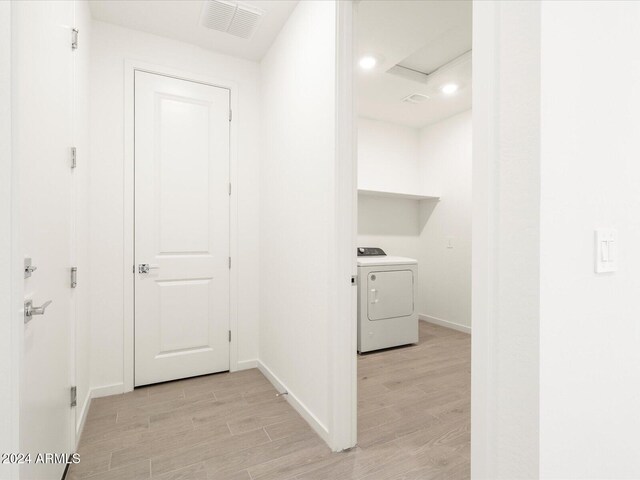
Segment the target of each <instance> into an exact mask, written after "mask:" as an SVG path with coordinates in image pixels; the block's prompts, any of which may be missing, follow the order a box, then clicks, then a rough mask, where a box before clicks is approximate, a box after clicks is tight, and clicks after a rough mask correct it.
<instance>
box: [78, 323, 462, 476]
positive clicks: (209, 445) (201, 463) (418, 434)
mask: <svg viewBox="0 0 640 480" xmlns="http://www.w3.org/2000/svg"><path fill="white" fill-rule="evenodd" d="M469 370H470V337H469V335H466V334H464V333H459V332H456V331H453V330H449V329H446V328H442V327H438V326H434V325H430V324H426V323H424V322H420V343H419V344H418V345H415V346H410V347H404V348H397V349H392V350H385V351H381V352H376V353H370V354H366V355H362V356H360V357H359V360H358V390H359V393H358V398H359V401H358V446H357V447H356V448H354V449H351V450H350V451H348V452H342V453H332V452H330V451H329V449H328V448H327V446H326V445H325V444H324V442H323V441H322V440H321V439H320V438H319V437H318V436H317V435H316V434H315V433H314V432H313V431H312V430H311V428H310V427H309V426H308V425H307V424H306V423H305V422H304V421H303V420H302V419H301V418H300V417H299V416H298V414H297V413H296V412H295V411H294V410H293V409H292V408H291V407H290V406H289V404H288V403H287V402H286V401H285V400H284V398H283V397H276V396H275V393H276V391H275V390H274V388H273V387H272V386H271V384H270V383H269V382H268V381H267V380H266V379H265V378H264V377H263V376H262V374H261V373H260V372H259V371H258V370H255V369H254V370H245V371H242V372H237V373H233V374H228V373H223V374H217V375H209V376H206V377H198V378H192V379H187V380H181V381H177V382H171V383H165V384H161V385H155V386H151V387H145V388H141V389H136V390H135V391H133V392H131V393H128V394H124V395H116V396H112V397H105V398H100V399H95V400H94V401H93V402H92V405H91V408H90V411H89V414H88V418H87V421H86V426H85V429H84V432H83V435H82V439H81V442H80V447H79V451H78V453H80V455H81V459H82V460H81V463H79V464H78V465H74V466H72V467H71V468H70V470H69V472H68V474H67V479H69V480H71V479H73V480H76V479H84V478H88V479H91V480H129V479H131V480H133V479H149V478H152V479H158V480H205V479H207V480H214V479H215V480H258V479H260V480H268V479H273V480H287V479H292V480H303V479H304V480H343V479H344V480H347V479H362V480H431V479H445V478H446V479H455V480H458V479H466V478H469V428H470V417H469V407H470V397H469V392H470V375H469Z"/></svg>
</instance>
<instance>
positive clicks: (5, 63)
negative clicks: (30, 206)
mask: <svg viewBox="0 0 640 480" xmlns="http://www.w3.org/2000/svg"><path fill="white" fill-rule="evenodd" d="M12 9H13V5H12V2H0V104H2V105H3V108H2V110H0V231H2V232H3V235H2V237H1V238H0V343H1V344H2V345H1V348H0V365H1V367H0V370H2V385H1V386H0V416H1V417H2V418H1V419H0V452H19V451H20V442H19V435H20V369H21V363H22V362H21V358H22V350H23V348H22V346H23V344H24V322H23V321H22V315H23V314H22V308H23V301H24V300H23V298H24V292H23V288H24V278H23V275H22V274H23V268H24V267H23V265H22V264H21V263H22V256H21V252H20V248H19V246H20V240H21V238H20V210H19V198H20V190H19V188H18V187H19V177H18V169H19V162H18V157H17V155H16V146H17V142H15V141H14V140H15V138H16V136H17V132H16V130H15V129H14V128H13V126H12V120H13V118H12V116H13V114H14V106H13V105H14V102H15V98H14V88H12V87H13V81H15V78H14V75H15V72H14V71H13V69H12V67H13V65H12V54H13V52H12V50H13V45H12V38H11V33H12ZM0 477H2V478H18V466H17V465H7V464H0Z"/></svg>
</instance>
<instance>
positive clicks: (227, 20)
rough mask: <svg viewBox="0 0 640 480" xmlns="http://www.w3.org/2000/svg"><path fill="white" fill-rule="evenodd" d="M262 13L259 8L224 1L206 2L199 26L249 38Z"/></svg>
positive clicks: (211, 0) (213, 0) (210, 0)
mask: <svg viewBox="0 0 640 480" xmlns="http://www.w3.org/2000/svg"><path fill="white" fill-rule="evenodd" d="M263 15H264V12H263V11H262V10H260V9H259V8H255V7H250V6H249V5H244V4H242V3H236V2H229V1H224V0H207V1H206V2H205V3H204V7H203V9H202V15H201V16H200V24H201V25H202V26H203V27H206V28H210V29H212V30H218V31H220V32H225V33H228V34H230V35H234V36H236V37H240V38H251V37H252V36H253V34H254V33H255V31H256V30H257V28H258V25H259V24H260V20H261V19H262V16H263Z"/></svg>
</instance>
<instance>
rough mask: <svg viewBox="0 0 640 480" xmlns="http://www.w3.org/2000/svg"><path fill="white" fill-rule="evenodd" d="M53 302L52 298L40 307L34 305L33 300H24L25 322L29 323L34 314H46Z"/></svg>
mask: <svg viewBox="0 0 640 480" xmlns="http://www.w3.org/2000/svg"><path fill="white" fill-rule="evenodd" d="M50 304H51V300H47V301H46V302H44V303H43V304H42V305H40V306H39V307H34V306H33V300H27V301H26V302H24V323H28V322H29V321H30V320H31V319H32V317H33V316H34V315H44V312H45V310H46V309H47V307H48V306H49V305H50Z"/></svg>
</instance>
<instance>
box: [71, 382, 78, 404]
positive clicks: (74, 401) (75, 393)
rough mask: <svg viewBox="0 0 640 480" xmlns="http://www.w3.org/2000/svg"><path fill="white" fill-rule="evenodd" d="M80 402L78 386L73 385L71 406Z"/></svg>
mask: <svg viewBox="0 0 640 480" xmlns="http://www.w3.org/2000/svg"><path fill="white" fill-rule="evenodd" d="M77 404H78V388H77V387H71V406H72V407H75V406H76V405H77Z"/></svg>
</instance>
